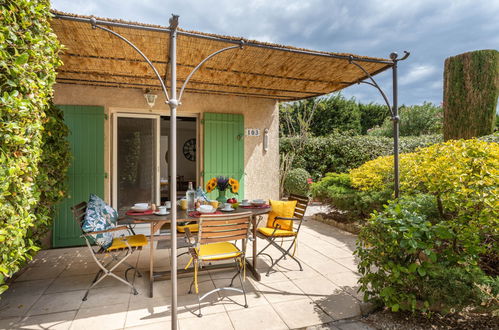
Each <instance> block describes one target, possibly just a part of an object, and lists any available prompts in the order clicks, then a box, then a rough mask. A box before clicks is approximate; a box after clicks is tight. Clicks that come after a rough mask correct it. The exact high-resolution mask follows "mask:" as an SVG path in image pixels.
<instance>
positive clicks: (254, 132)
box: [246, 128, 260, 136]
mask: <svg viewBox="0 0 499 330" xmlns="http://www.w3.org/2000/svg"><path fill="white" fill-rule="evenodd" d="M246 136H260V129H259V128H247V129H246Z"/></svg>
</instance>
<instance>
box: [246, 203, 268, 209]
mask: <svg viewBox="0 0 499 330" xmlns="http://www.w3.org/2000/svg"><path fill="white" fill-rule="evenodd" d="M239 207H242V208H243V209H268V208H269V207H270V205H268V204H263V205H260V206H255V205H248V206H241V205H239Z"/></svg>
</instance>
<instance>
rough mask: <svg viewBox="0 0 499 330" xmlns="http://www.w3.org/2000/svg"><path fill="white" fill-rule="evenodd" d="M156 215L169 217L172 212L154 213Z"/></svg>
mask: <svg viewBox="0 0 499 330" xmlns="http://www.w3.org/2000/svg"><path fill="white" fill-rule="evenodd" d="M154 214H155V215H168V214H170V212H168V211H166V212H165V213H159V212H154Z"/></svg>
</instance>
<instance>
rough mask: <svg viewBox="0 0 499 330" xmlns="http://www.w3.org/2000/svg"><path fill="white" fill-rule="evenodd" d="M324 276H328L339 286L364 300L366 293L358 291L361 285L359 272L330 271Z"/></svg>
mask: <svg viewBox="0 0 499 330" xmlns="http://www.w3.org/2000/svg"><path fill="white" fill-rule="evenodd" d="M324 276H326V277H327V278H328V279H329V280H330V281H331V282H333V283H334V284H336V285H337V286H339V287H340V288H341V289H343V290H345V291H346V292H348V293H350V294H351V295H353V296H354V297H357V299H360V300H362V297H363V296H364V294H363V293H358V292H357V289H358V288H359V287H360V284H359V283H357V281H358V279H359V278H360V275H359V274H357V273H355V272H352V271H350V272H344V273H329V274H325V275H324Z"/></svg>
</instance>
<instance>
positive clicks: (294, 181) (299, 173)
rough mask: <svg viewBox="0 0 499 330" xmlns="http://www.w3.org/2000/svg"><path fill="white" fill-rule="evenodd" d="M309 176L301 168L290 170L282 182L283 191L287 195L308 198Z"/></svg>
mask: <svg viewBox="0 0 499 330" xmlns="http://www.w3.org/2000/svg"><path fill="white" fill-rule="evenodd" d="M309 178H310V174H309V173H308V172H307V171H306V170H304V169H303V168H294V169H292V170H290V171H289V172H288V173H287V175H286V179H285V180H284V190H285V191H286V192H287V193H288V194H295V195H300V196H308V191H309V183H308V179H309Z"/></svg>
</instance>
